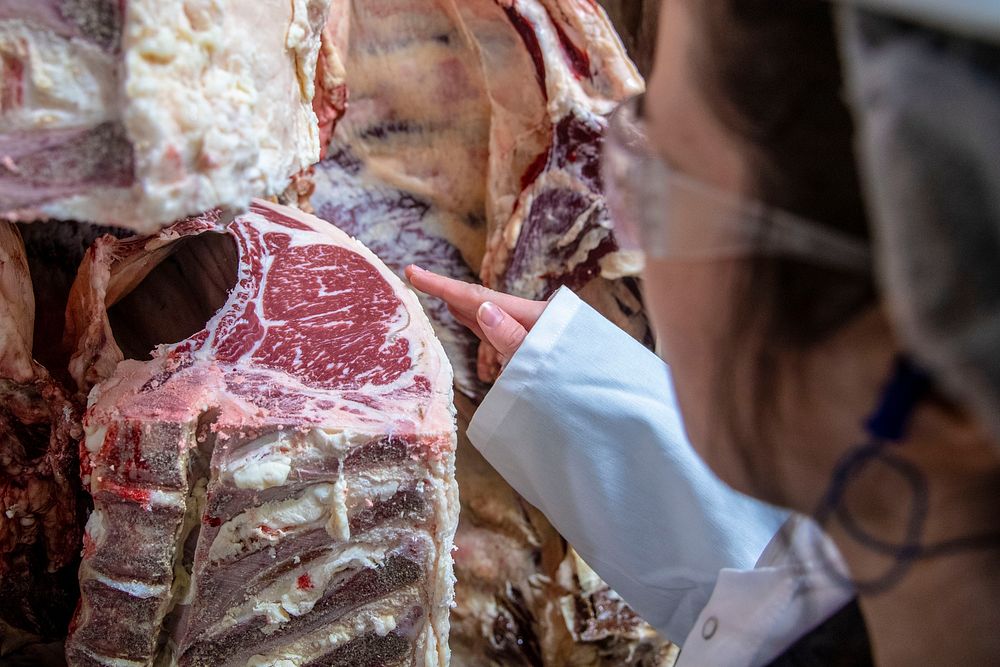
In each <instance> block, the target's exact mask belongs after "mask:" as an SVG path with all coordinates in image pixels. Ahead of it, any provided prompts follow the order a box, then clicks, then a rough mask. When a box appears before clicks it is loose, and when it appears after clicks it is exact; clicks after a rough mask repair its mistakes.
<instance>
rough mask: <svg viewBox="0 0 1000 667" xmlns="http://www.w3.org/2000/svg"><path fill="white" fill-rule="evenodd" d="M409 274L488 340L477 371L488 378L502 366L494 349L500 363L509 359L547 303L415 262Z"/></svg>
mask: <svg viewBox="0 0 1000 667" xmlns="http://www.w3.org/2000/svg"><path fill="white" fill-rule="evenodd" d="M406 277H407V278H408V279H409V281H410V284H411V285H413V286H414V287H416V288H417V289H418V290H420V291H421V292H424V293H426V294H429V295H431V296H436V297H438V298H439V299H442V300H443V301H444V302H445V303H446V304H448V310H450V311H451V314H452V315H454V316H455V319H456V320H458V321H459V322H461V323H462V324H464V325H465V326H467V327H469V328H470V329H472V332H473V333H475V334H476V336H478V337H479V340H481V341H482V342H483V343H485V345H482V346H480V348H479V369H478V371H479V377H480V378H481V379H482V380H484V381H487V382H489V381H491V380H494V379H496V375H497V372H498V370H499V369H498V368H496V366H497V364H496V363H493V362H494V360H493V359H491V358H490V357H491V353H492V355H495V356H499V362H500V365H503V364H506V363H507V362H508V361H510V358H511V357H513V356H514V353H515V352H517V348H519V347H520V346H521V342H522V341H524V338H525V336H527V335H528V332H529V331H531V327H533V326H534V325H535V322H537V321H538V318H539V317H540V316H541V314H542V311H544V310H545V306H546V305H547V304H546V302H545V301H530V300H528V299H519V298H518V297H516V296H510V295H509V294H502V293H500V292H494V291H493V290H491V289H487V288H486V287H483V286H482V285H473V284H471V283H464V282H462V281H460V280H453V279H451V278H446V277H444V276H439V275H437V274H436V273H431V272H430V271H425V270H424V269H421V268H420V267H418V266H413V265H410V266H408V267H406ZM487 346H489V347H487Z"/></svg>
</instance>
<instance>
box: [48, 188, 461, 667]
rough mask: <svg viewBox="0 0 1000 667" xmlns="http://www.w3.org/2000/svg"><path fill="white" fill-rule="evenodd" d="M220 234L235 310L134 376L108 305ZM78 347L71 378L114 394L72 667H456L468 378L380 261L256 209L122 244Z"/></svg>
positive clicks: (99, 458)
mask: <svg viewBox="0 0 1000 667" xmlns="http://www.w3.org/2000/svg"><path fill="white" fill-rule="evenodd" d="M213 232H214V233H225V234H228V235H230V236H231V237H232V238H233V239H235V241H236V243H237V245H238V252H239V262H238V267H239V268H238V275H237V276H236V285H235V288H234V289H233V290H232V291H231V292H230V293H229V295H228V298H227V301H226V303H225V305H224V306H223V307H222V308H221V309H220V310H219V311H218V313H217V314H216V315H215V316H214V317H213V318H212V319H211V320H210V321H209V322H208V324H207V325H206V327H205V329H204V330H202V331H201V332H199V333H197V334H195V335H193V336H191V337H190V338H188V339H186V340H184V341H182V342H180V343H177V344H173V345H162V346H160V347H159V348H158V349H157V350H156V351H155V353H154V355H153V358H152V360H149V361H139V360H123V359H122V353H121V351H120V350H119V348H118V346H117V345H116V343H115V340H114V335H113V332H112V329H111V324H110V322H109V318H108V315H107V310H108V308H109V307H111V306H112V305H113V303H114V302H115V301H118V300H119V299H120V298H121V297H122V296H124V295H125V294H127V293H128V292H129V291H130V290H131V289H132V288H133V287H135V286H136V285H137V284H138V283H140V282H141V281H142V280H143V279H144V278H145V277H146V276H148V275H149V274H150V272H151V271H152V270H153V268H154V267H155V266H156V265H157V264H158V263H159V262H160V261H162V260H163V259H164V258H165V257H166V256H167V255H168V254H169V253H170V252H171V249H172V248H175V247H176V246H177V245H178V243H180V242H181V241H183V240H185V239H192V237H196V236H197V235H200V234H206V233H213ZM194 240H195V241H197V239H196V238H195V239H194ZM68 332H69V336H70V338H71V339H72V341H73V343H74V344H75V348H76V354H75V356H74V360H73V364H72V371H73V373H74V377H75V379H76V380H77V382H78V383H79V384H80V386H81V389H83V390H87V389H88V388H89V386H90V385H91V384H94V383H97V384H96V386H94V388H93V390H92V391H91V393H90V404H89V408H88V410H87V413H86V416H85V418H84V427H85V432H86V445H85V449H84V451H83V473H84V483H85V485H88V486H89V488H90V490H91V493H92V494H93V496H94V502H95V510H94V513H93V515H92V516H91V519H90V521H89V522H88V524H87V531H86V535H85V538H84V561H83V566H82V568H81V573H80V580H81V587H82V603H81V606H80V608H79V610H78V612H77V615H76V619H75V622H74V627H73V628H72V633H71V637H70V640H69V642H68V646H67V655H68V658H69V661H70V663H71V664H74V665H108V664H115V665H125V664H136V665H149V664H152V663H153V661H154V660H162V661H163V662H162V663H161V662H157V663H156V664H176V665H211V666H213V667H215V666H221V665H240V666H241V667H242V666H243V665H261V666H263V665H285V666H286V667H287V666H292V665H302V666H305V665H366V664H372V665H374V664H379V665H397V664H398V665H404V664H405V665H411V664H412V665H438V664H446V663H447V659H448V647H447V636H448V613H449V606H450V603H451V600H452V588H453V576H452V560H451V548H452V538H453V535H454V530H455V525H456V522H457V513H458V503H457V487H456V485H455V481H454V443H455V439H454V438H455V430H454V412H453V407H452V401H451V391H452V389H451V387H452V375H451V369H450V366H449V365H448V363H447V361H446V359H445V357H444V353H443V351H442V349H441V346H440V344H439V343H438V341H437V340H436V339H435V338H434V335H433V333H432V331H431V328H430V325H429V323H428V321H427V318H426V317H425V316H424V314H423V312H422V311H421V310H420V306H419V305H418V303H417V300H416V298H415V296H414V295H413V293H412V292H410V291H409V290H408V289H406V287H405V286H404V285H403V283H402V282H401V281H400V280H399V279H398V278H397V277H396V276H394V275H393V274H392V273H391V272H390V271H389V270H388V269H387V268H386V267H385V266H384V265H383V264H382V263H381V262H380V261H379V260H378V259H376V257H375V256H374V255H373V254H372V253H371V252H369V251H368V250H367V249H366V248H364V247H363V246H362V245H361V244H360V243H358V242H356V241H354V240H353V239H351V238H349V237H348V236H347V235H346V234H344V233H343V232H340V231H339V230H337V229H336V228H334V227H333V226H331V225H329V224H327V223H325V222H323V221H321V220H318V219H316V218H313V217H311V216H307V215H304V214H302V213H301V212H298V211H294V210H292V209H288V208H284V207H279V206H274V205H271V204H268V203H265V202H260V201H257V202H255V203H254V204H253V205H252V207H251V209H250V211H249V212H248V213H246V214H244V215H241V216H239V217H237V218H236V219H235V220H232V221H229V222H226V221H224V220H221V219H220V218H219V216H217V215H207V216H202V217H199V218H193V219H189V220H186V221H182V222H179V223H177V224H175V225H173V226H172V227H169V228H167V229H166V230H164V231H163V232H161V233H160V234H158V235H156V236H153V237H145V238H135V239H128V240H118V239H114V238H111V237H105V238H103V239H101V240H99V241H98V242H97V243H96V244H95V245H94V247H92V248H91V250H90V251H89V253H88V255H87V258H86V260H85V262H84V265H83V267H82V269H81V272H80V274H79V277H78V279H77V284H76V285H75V286H74V291H73V295H72V303H71V306H70V316H69V318H68ZM116 661H119V662H116ZM121 661H124V662H121Z"/></svg>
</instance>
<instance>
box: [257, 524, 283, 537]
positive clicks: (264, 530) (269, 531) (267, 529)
mask: <svg viewBox="0 0 1000 667" xmlns="http://www.w3.org/2000/svg"><path fill="white" fill-rule="evenodd" d="M260 532H262V533H264V534H265V535H271V536H274V535H279V534H280V531H278V530H275V529H274V528H271V527H270V526H265V525H264V524H261V525H260Z"/></svg>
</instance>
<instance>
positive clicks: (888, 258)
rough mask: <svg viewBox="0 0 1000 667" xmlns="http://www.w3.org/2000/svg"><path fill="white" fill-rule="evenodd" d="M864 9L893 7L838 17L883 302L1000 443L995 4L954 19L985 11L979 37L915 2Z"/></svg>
mask: <svg viewBox="0 0 1000 667" xmlns="http://www.w3.org/2000/svg"><path fill="white" fill-rule="evenodd" d="M859 2H861V3H862V4H874V5H880V4H882V5H890V6H891V7H882V8H881V9H863V8H860V7H859V6H856V5H854V4H847V3H845V4H843V5H841V7H840V8H839V10H838V11H839V19H840V30H841V43H842V45H843V54H844V65H845V72H846V79H847V82H848V93H849V97H850V102H851V105H852V107H853V111H854V114H855V120H856V122H857V126H858V141H859V145H858V155H859V159H860V163H861V169H862V175H863V178H864V182H865V188H866V194H867V197H868V202H869V211H870V213H871V216H872V220H873V229H874V233H875V238H876V243H877V246H878V253H877V257H878V262H879V272H880V277H881V280H882V284H883V288H884V293H885V294H886V296H887V299H888V303H889V306H890V309H891V312H892V316H893V318H894V322H895V325H896V327H897V331H898V332H899V334H900V335H901V337H902V339H903V344H904V346H905V347H906V349H907V350H908V351H909V352H910V353H911V354H913V355H914V357H915V358H916V359H917V360H918V361H919V362H920V363H922V364H923V365H924V366H925V367H926V368H927V369H928V370H929V371H931V372H932V373H933V374H934V375H935V377H936V378H937V379H938V381H939V383H940V385H941V387H942V388H943V389H945V390H946V391H949V392H950V393H951V394H952V395H953V396H954V397H955V398H956V399H958V400H959V401H960V402H962V403H963V404H964V405H967V406H969V407H970V408H972V409H973V410H974V411H975V412H976V413H977V414H978V416H979V418H980V419H981V420H982V421H983V422H984V424H985V425H987V426H988V427H989V428H991V429H992V431H993V433H994V434H995V436H996V437H997V438H998V439H1000V46H998V44H997V42H995V41H991V37H989V35H991V34H995V35H998V36H1000V30H997V31H996V32H995V33H994V32H993V31H994V29H996V28H997V26H1000V2H996V1H992V2H989V3H983V2H978V3H968V2H959V3H957V4H956V5H955V7H956V8H957V10H958V11H959V13H960V14H961V12H964V11H966V10H967V9H968V7H969V6H971V5H973V4H974V5H976V7H975V9H977V11H980V10H981V11H982V16H981V17H980V20H979V23H978V24H977V28H978V29H977V30H975V31H969V30H965V31H962V30H955V29H954V28H955V20H959V19H962V18H963V16H964V15H963V16H957V17H952V18H953V19H954V20H952V21H945V22H940V23H937V26H938V27H937V28H931V27H928V24H927V23H926V21H927V20H928V16H927V15H926V13H920V11H918V10H920V9H921V7H923V6H924V5H927V4H928V3H927V2H924V0H893V1H892V2H883V1H882V0H879V2H875V1H874V0H859ZM907 4H911V5H913V6H914V8H915V11H914V13H913V14H912V15H911V16H909V17H908V18H909V19H911V20H901V19H900V18H899V14H898V12H899V11H901V7H902V8H903V9H905V5H907ZM935 5H936V7H937V10H938V11H939V12H947V11H948V9H947V8H948V7H949V3H948V2H941V0H936V2H935ZM963 7H964V9H963ZM890 10H891V11H892V12H893V14H892V15H891V16H890V15H889V14H885V13H882V12H884V11H890ZM932 18H933V17H932ZM990 19H996V20H995V21H993V22H992V23H991V22H990ZM946 31H947V32H946ZM970 34H975V37H971V38H970V37H969V35H970Z"/></svg>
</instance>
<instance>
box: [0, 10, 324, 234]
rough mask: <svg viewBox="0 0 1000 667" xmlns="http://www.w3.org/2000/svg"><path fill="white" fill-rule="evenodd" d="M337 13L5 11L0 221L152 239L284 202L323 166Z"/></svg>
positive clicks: (1, 13)
mask: <svg viewBox="0 0 1000 667" xmlns="http://www.w3.org/2000/svg"><path fill="white" fill-rule="evenodd" d="M329 4H330V0H296V1H295V2H254V3H245V2H240V1H239V0H155V1H154V0H127V1H126V0H91V1H88V2H81V1H80V0H7V1H5V2H3V3H0V73H2V82H3V83H2V85H0V127H2V129H0V216H3V217H7V218H8V219H16V220H33V219H45V218H59V219H72V220H83V221H88V222H96V223H103V224H109V225H116V226H119V227H126V228H130V229H134V230H137V231H142V232H145V233H149V232H152V231H154V230H156V229H158V228H159V227H161V226H163V225H165V224H167V223H170V222H172V221H174V220H177V219H179V218H181V217H183V216H186V215H192V214H198V213H201V212H202V211H206V210H209V209H212V208H214V207H217V206H218V207H230V208H235V209H241V210H242V209H244V208H245V207H246V205H247V204H248V203H249V201H250V199H251V197H253V196H263V195H270V194H275V193H279V192H281V191H282V190H284V189H285V187H286V186H287V184H288V179H289V177H290V176H292V175H293V174H295V173H296V172H298V171H299V170H301V169H303V168H306V167H308V166H309V165H311V164H312V163H314V162H315V161H316V160H317V159H319V129H318V127H317V117H316V114H315V113H314V111H313V106H312V105H313V97H314V92H315V86H314V79H315V73H316V63H317V56H318V54H319V52H320V42H321V37H320V35H321V31H322V29H323V26H324V23H325V21H326V17H327V10H328V7H329ZM331 77H334V78H335V73H330V72H328V71H327V72H325V73H324V77H323V79H322V80H321V81H323V82H326V81H332V80H333V79H331ZM331 85H333V84H331ZM334 87H335V86H334ZM321 93H322V94H321V96H320V97H321V98H322V100H321V101H322V103H320V104H318V106H317V108H319V109H320V110H321V112H323V111H324V110H325V109H327V108H328V106H329V104H332V103H335V102H336V92H335V90H330V89H329V88H323V90H322V91H321ZM327 122H330V120H329V118H327Z"/></svg>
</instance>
